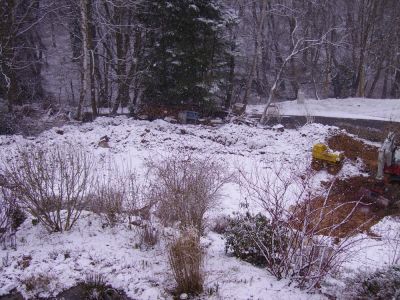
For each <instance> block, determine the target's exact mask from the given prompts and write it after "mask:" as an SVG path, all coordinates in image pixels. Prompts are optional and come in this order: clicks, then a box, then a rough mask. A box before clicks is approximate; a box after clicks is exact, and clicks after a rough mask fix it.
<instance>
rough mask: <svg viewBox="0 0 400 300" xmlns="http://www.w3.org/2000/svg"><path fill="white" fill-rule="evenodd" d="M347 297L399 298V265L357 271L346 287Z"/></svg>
mask: <svg viewBox="0 0 400 300" xmlns="http://www.w3.org/2000/svg"><path fill="white" fill-rule="evenodd" d="M345 294H346V297H347V298H348V299H360V300H361V299H376V300H381V299H382V300H384V299H396V300H398V299H400V266H399V265H397V266H391V267H388V268H386V269H382V270H377V271H376V272H374V273H359V274H358V275H357V276H356V277H355V278H353V279H351V280H349V282H348V284H347V287H346V293H345Z"/></svg>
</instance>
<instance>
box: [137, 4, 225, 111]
mask: <svg viewBox="0 0 400 300" xmlns="http://www.w3.org/2000/svg"><path fill="white" fill-rule="evenodd" d="M141 19H142V22H143V23H144V25H145V27H146V28H148V29H149V36H148V39H147V41H148V42H147V51H146V53H147V56H146V59H147V64H148V65H149V66H150V67H149V70H148V74H147V76H146V78H145V80H144V92H143V101H144V102H146V103H153V104H154V103H156V104H163V105H187V106H189V107H192V108H195V109H200V110H202V111H205V110H208V109H210V108H211V107H212V106H213V104H214V100H215V99H214V97H213V92H216V91H217V90H218V85H219V84H220V83H221V82H222V81H221V80H222V78H223V76H224V72H226V66H225V61H224V60H225V59H226V56H225V54H226V51H225V50H226V49H227V44H226V42H225V40H224V38H223V32H224V29H225V27H226V22H227V21H226V19H225V18H224V12H223V8H222V6H221V4H220V3H219V1H216V0H168V1H165V0H149V1H146V3H145V5H144V10H143V13H142V14H141Z"/></svg>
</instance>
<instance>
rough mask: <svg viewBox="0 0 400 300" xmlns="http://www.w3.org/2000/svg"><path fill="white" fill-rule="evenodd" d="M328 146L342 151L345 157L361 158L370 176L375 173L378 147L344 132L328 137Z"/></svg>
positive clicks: (351, 158)
mask: <svg viewBox="0 0 400 300" xmlns="http://www.w3.org/2000/svg"><path fill="white" fill-rule="evenodd" d="M327 142H328V146H329V148H331V149H332V150H334V151H343V152H344V155H345V157H346V158H347V159H350V160H353V161H355V160H357V159H361V160H362V161H363V162H364V164H365V170H364V171H366V172H368V173H369V174H371V176H374V175H375V174H376V169H377V160H378V148H377V147H374V146H371V145H367V144H365V143H364V142H362V141H360V140H356V139H354V138H352V137H351V136H348V135H346V134H339V135H335V136H332V137H331V138H329V139H328V141H327Z"/></svg>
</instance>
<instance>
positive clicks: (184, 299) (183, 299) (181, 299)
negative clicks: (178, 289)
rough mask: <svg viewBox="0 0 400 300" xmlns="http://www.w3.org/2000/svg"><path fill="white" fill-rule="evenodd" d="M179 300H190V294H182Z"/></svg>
mask: <svg viewBox="0 0 400 300" xmlns="http://www.w3.org/2000/svg"><path fill="white" fill-rule="evenodd" d="M179 299H180V300H186V299H189V296H188V294H185V293H183V294H181V295H180V296H179Z"/></svg>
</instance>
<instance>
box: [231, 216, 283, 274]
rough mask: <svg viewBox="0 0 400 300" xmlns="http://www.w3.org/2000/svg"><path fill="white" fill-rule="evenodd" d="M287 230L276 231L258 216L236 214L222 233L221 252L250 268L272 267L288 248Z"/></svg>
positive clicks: (276, 264)
mask: <svg viewBox="0 0 400 300" xmlns="http://www.w3.org/2000/svg"><path fill="white" fill-rule="evenodd" d="M287 233H288V232H287V230H285V229H284V228H279V229H278V230H277V229H276V228H274V227H272V226H271V223H270V221H269V220H268V219H267V218H266V217H265V216H264V215H262V214H260V213H259V214H257V215H251V214H250V213H247V214H245V215H242V214H238V215H236V216H235V217H234V218H231V219H230V220H229V225H228V227H227V229H226V231H225V234H224V236H225V239H226V243H225V251H226V252H232V254H233V255H234V256H236V257H238V258H240V259H243V260H244V261H247V262H249V263H251V264H253V265H256V266H260V267H267V268H274V267H276V266H278V265H279V264H281V263H282V262H281V261H278V260H280V259H281V257H280V255H281V253H283V252H284V251H286V249H283V248H286V247H287V246H288V237H287Z"/></svg>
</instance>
